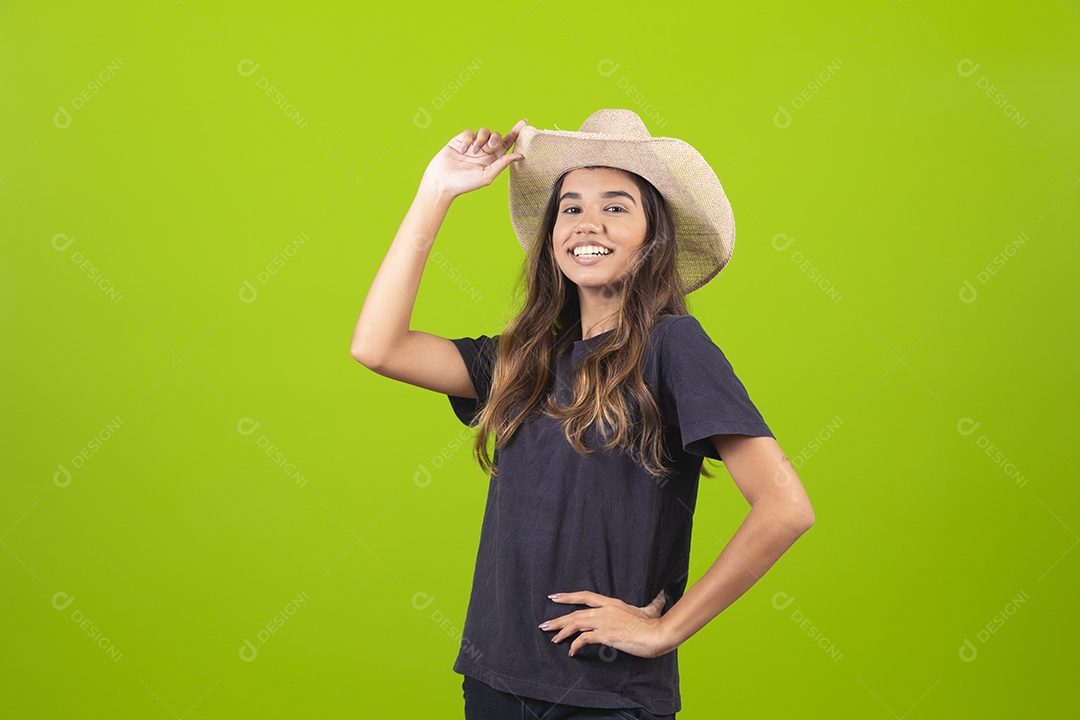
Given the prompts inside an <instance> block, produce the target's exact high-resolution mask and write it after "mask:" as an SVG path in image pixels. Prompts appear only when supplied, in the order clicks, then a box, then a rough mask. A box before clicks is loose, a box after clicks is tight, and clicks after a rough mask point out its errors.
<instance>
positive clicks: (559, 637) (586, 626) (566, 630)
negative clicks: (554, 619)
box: [551, 618, 596, 643]
mask: <svg viewBox="0 0 1080 720" xmlns="http://www.w3.org/2000/svg"><path fill="white" fill-rule="evenodd" d="M595 629H596V627H595V626H594V625H593V624H592V623H585V622H578V621H577V619H576V618H575V619H574V620H573V621H571V622H569V623H567V624H566V626H565V627H563V628H562V629H560V630H559V632H557V633H555V636H554V637H552V638H551V642H553V643H560V642H562V641H563V640H565V639H566V638H568V637H570V636H571V635H573V634H574V633H576V632H592V631H593V630H595Z"/></svg>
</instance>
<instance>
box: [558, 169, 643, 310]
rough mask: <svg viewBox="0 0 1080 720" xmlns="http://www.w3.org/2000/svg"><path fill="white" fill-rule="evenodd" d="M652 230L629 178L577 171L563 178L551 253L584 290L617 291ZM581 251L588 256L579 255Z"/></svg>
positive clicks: (605, 172)
mask: <svg viewBox="0 0 1080 720" xmlns="http://www.w3.org/2000/svg"><path fill="white" fill-rule="evenodd" d="M647 229H648V222H647V221H646V217H645V208H644V207H643V205H642V202H641V192H640V191H639V190H638V187H637V184H636V183H635V182H634V181H633V179H632V178H631V177H630V176H629V175H628V174H627V173H625V172H623V171H622V170H615V169H613V168H578V169H576V170H571V171H570V172H569V173H567V174H566V177H565V178H563V184H562V188H561V189H560V191H559V206H558V213H557V215H556V219H555V227H554V228H553V230H552V233H551V241H552V248H553V250H554V251H555V259H556V262H557V263H558V264H559V269H560V270H562V272H563V274H564V275H565V276H566V277H567V278H568V279H569V280H570V281H571V282H573V283H574V284H576V285H577V286H578V287H579V288H580V289H581V290H582V291H588V290H599V289H603V288H604V287H607V286H617V285H618V284H619V282H620V281H621V279H622V276H623V275H624V274H625V272H626V269H627V268H628V267H629V266H630V264H631V261H632V260H633V258H634V255H635V253H636V251H637V250H638V249H639V248H640V247H641V245H642V243H644V242H645V235H646V231H647ZM576 247H580V248H581V249H580V250H579V251H578V252H583V251H586V249H587V251H586V254H585V255H577V256H575V254H574V248H576ZM597 251H599V253H601V254H595V253H596V252H597Z"/></svg>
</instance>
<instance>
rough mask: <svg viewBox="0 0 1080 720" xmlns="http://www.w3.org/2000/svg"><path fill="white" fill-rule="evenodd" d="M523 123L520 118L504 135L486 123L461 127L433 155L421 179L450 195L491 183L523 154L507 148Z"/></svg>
mask: <svg viewBox="0 0 1080 720" xmlns="http://www.w3.org/2000/svg"><path fill="white" fill-rule="evenodd" d="M524 127H525V120H519V121H518V123H517V124H516V125H514V127H513V128H512V129H511V130H510V132H508V133H507V134H506V136H505V137H503V136H502V135H500V134H499V133H497V132H493V131H491V130H488V129H487V128H486V127H482V128H480V130H479V131H478V132H476V133H473V131H472V130H467V129H466V130H462V131H461V132H460V133H458V134H457V135H455V136H454V137H453V138H451V139H450V142H448V143H447V144H446V145H445V146H444V147H443V148H442V149H441V150H440V151H439V152H438V154H437V155H436V156H435V157H434V158H432V160H431V162H430V163H429V164H428V166H427V169H426V170H425V171H424V177H423V182H424V183H427V184H430V185H432V186H433V187H434V188H436V189H437V190H439V191H440V192H442V193H446V194H449V195H451V196H457V195H462V194H464V193H467V192H470V191H472V190H476V189H477V188H482V187H485V186H487V185H490V184H491V182H492V181H493V180H494V179H495V178H496V177H497V176H498V174H499V173H501V172H502V171H503V170H504V169H506V168H507V167H508V166H509V165H510V163H512V162H516V161H518V160H520V159H522V158H523V157H525V156H524V155H522V154H521V153H511V152H510V148H511V147H513V145H514V143H515V142H516V141H517V136H518V133H520V132H521V129H522V128H524Z"/></svg>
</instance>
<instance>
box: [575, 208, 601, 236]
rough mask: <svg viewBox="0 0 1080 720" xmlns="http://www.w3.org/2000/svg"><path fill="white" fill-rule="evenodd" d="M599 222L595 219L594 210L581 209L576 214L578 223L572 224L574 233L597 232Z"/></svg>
mask: <svg viewBox="0 0 1080 720" xmlns="http://www.w3.org/2000/svg"><path fill="white" fill-rule="evenodd" d="M599 231H600V223H599V222H598V221H597V220H596V215H595V212H594V211H592V210H583V211H582V212H581V214H580V215H578V223H577V225H575V226H574V232H575V233H588V232H599Z"/></svg>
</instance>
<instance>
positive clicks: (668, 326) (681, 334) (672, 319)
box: [653, 315, 712, 352]
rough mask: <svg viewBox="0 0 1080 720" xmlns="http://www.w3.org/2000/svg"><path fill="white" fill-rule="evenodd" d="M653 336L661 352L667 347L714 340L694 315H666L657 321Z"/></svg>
mask: <svg viewBox="0 0 1080 720" xmlns="http://www.w3.org/2000/svg"><path fill="white" fill-rule="evenodd" d="M653 336H654V341H655V342H656V343H657V345H658V346H659V347H660V349H661V352H663V351H664V349H665V348H666V349H669V350H670V348H671V347H681V346H685V345H687V344H691V345H693V344H699V343H702V342H706V343H711V342H712V339H711V338H710V337H709V334H708V333H707V332H705V328H704V327H702V326H701V322H699V321H698V319H697V318H696V317H694V316H693V315H665V316H664V317H662V318H660V321H659V322H657V324H656V329H655V330H654V332H653Z"/></svg>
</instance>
